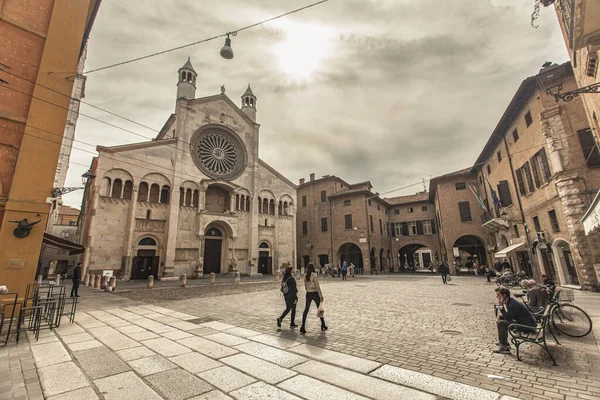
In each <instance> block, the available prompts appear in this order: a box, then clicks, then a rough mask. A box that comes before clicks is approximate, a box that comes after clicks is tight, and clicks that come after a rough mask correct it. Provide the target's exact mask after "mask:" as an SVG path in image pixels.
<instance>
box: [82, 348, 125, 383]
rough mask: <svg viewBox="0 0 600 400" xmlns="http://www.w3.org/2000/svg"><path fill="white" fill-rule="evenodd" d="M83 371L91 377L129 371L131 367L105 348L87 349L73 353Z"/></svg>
mask: <svg viewBox="0 0 600 400" xmlns="http://www.w3.org/2000/svg"><path fill="white" fill-rule="evenodd" d="M74 355H75V359H76V360H77V362H78V363H79V365H80V366H81V368H82V369H83V372H85V374H86V375H87V376H89V377H90V378H91V379H98V378H104V377H107V376H109V375H115V374H119V373H121V372H127V371H130V370H131V368H130V367H129V366H128V365H127V364H125V363H124V362H123V361H121V359H120V358H119V357H117V356H116V355H115V354H113V353H112V352H110V351H106V349H100V350H99V349H89V350H83V351H78V352H76V353H74Z"/></svg>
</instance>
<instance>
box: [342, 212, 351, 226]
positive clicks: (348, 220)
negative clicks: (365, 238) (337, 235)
mask: <svg viewBox="0 0 600 400" xmlns="http://www.w3.org/2000/svg"><path fill="white" fill-rule="evenodd" d="M344 225H345V226H344V227H345V228H346V229H352V214H346V215H344Z"/></svg>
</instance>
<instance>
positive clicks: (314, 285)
mask: <svg viewBox="0 0 600 400" xmlns="http://www.w3.org/2000/svg"><path fill="white" fill-rule="evenodd" d="M304 287H305V288H306V304H305V305H304V313H303V314H302V326H301V327H300V333H301V334H305V333H306V317H307V316H308V311H309V310H310V303H312V302H313V301H314V302H315V304H316V305H317V308H318V307H319V306H320V305H321V302H322V301H323V293H322V292H321V286H320V285H319V278H317V274H316V273H315V266H314V265H313V263H309V264H308V265H307V266H306V275H305V276H304ZM320 318H321V330H322V331H326V330H327V326H326V325H325V318H323V317H320Z"/></svg>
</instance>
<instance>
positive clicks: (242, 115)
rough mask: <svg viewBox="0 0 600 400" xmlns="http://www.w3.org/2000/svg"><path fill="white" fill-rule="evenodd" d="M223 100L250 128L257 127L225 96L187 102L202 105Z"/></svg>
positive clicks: (201, 98)
mask: <svg viewBox="0 0 600 400" xmlns="http://www.w3.org/2000/svg"><path fill="white" fill-rule="evenodd" d="M218 100H224V101H225V102H226V103H227V104H229V106H230V107H231V108H232V109H234V110H235V111H236V112H237V113H238V114H239V115H240V116H241V117H242V118H243V119H245V120H246V121H247V122H248V123H249V124H250V125H251V126H254V125H258V126H260V124H257V123H256V122H254V121H252V120H251V119H250V117H248V116H247V115H246V114H245V113H244V112H243V111H242V110H240V108H239V107H238V106H237V105H236V104H235V103H234V102H233V101H232V100H231V99H230V98H229V97H228V96H227V95H226V94H225V93H221V94H215V95H213V96H207V97H200V98H197V99H194V100H188V104H203V103H209V102H211V101H218Z"/></svg>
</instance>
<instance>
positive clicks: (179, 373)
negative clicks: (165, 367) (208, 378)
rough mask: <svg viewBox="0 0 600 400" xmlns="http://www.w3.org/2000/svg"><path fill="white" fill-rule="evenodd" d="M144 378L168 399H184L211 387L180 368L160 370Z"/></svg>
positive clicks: (206, 390)
mask: <svg viewBox="0 0 600 400" xmlns="http://www.w3.org/2000/svg"><path fill="white" fill-rule="evenodd" d="M146 379H147V380H148V382H150V384H151V385H152V386H153V387H155V388H157V389H158V390H159V391H160V392H161V393H162V394H163V395H164V396H165V397H166V398H167V399H169V400H184V399H188V398H190V397H192V396H196V395H199V394H201V393H205V392H208V391H210V390H212V389H213V387H212V386H211V385H209V384H208V383H206V382H205V381H203V380H202V379H200V378H198V377H197V376H194V375H192V374H190V373H189V372H187V371H184V370H181V369H174V370H170V371H165V372H160V373H158V374H154V375H151V376H148V377H147V378H146Z"/></svg>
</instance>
